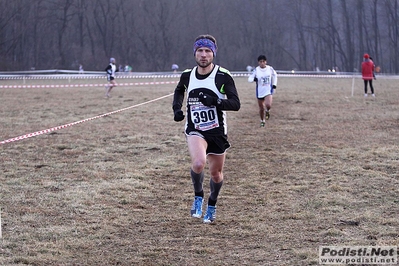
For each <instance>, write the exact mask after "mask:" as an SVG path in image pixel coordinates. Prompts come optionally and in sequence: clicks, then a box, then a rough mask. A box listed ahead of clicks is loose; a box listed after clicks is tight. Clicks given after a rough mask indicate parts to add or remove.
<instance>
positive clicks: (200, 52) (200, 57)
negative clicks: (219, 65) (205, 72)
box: [195, 47, 213, 68]
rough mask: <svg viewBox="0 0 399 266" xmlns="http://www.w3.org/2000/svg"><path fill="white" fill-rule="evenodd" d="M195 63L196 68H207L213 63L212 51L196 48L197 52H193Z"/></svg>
mask: <svg viewBox="0 0 399 266" xmlns="http://www.w3.org/2000/svg"><path fill="white" fill-rule="evenodd" d="M195 61H196V62H197V64H198V66H200V67H202V68H206V67H208V66H209V65H210V64H212V61H213V52H212V50H211V49H209V48H206V47H201V48H198V49H197V51H195Z"/></svg>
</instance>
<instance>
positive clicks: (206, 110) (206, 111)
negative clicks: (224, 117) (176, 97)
mask: <svg viewBox="0 0 399 266" xmlns="http://www.w3.org/2000/svg"><path fill="white" fill-rule="evenodd" d="M191 121H192V122H193V124H194V127H195V129H198V130H202V131H206V130H210V129H212V128H216V127H218V126H219V120H218V117H217V115H216V107H207V106H203V105H192V106H191Z"/></svg>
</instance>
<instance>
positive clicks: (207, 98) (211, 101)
mask: <svg viewBox="0 0 399 266" xmlns="http://www.w3.org/2000/svg"><path fill="white" fill-rule="evenodd" d="M218 100H219V98H217V97H213V96H211V95H208V94H203V93H202V92H201V93H200V95H199V101H200V102H201V103H202V104H203V105H205V106H212V105H214V106H216V105H217V104H218Z"/></svg>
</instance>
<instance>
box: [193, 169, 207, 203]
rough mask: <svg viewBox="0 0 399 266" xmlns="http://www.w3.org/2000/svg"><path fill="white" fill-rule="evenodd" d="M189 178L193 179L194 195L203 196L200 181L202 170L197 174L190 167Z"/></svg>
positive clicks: (202, 180) (202, 175) (202, 176)
mask: <svg viewBox="0 0 399 266" xmlns="http://www.w3.org/2000/svg"><path fill="white" fill-rule="evenodd" d="M190 174H191V180H192V181H193V186H194V193H195V196H199V197H204V190H203V188H202V183H204V172H201V173H199V174H197V173H196V172H194V171H193V169H191V172H190Z"/></svg>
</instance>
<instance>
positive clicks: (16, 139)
mask: <svg viewBox="0 0 399 266" xmlns="http://www.w3.org/2000/svg"><path fill="white" fill-rule="evenodd" d="M173 94H174V93H170V94H168V95H164V96H162V97H159V98H156V99H153V100H150V101H147V102H143V103H139V104H136V105H132V106H129V107H126V108H123V109H120V110H117V111H112V112H109V113H106V114H102V115H98V116H94V117H91V118H87V119H84V120H80V121H77V122H73V123H69V124H65V125H62V126H57V127H52V128H49V129H44V130H40V131H36V132H33V133H29V134H25V135H21V136H19V137H15V138H11V139H7V140H3V141H1V142H0V145H1V144H6V143H10V142H15V141H19V140H23V139H27V138H31V137H34V136H39V135H43V134H45V133H50V132H53V131H56V130H59V129H63V128H67V127H70V126H74V125H77V124H80V123H83V122H87V121H90V120H94V119H97V118H101V117H104V116H108V115H112V114H115V113H119V112H123V111H126V110H129V109H132V108H135V107H139V106H141V105H145V104H148V103H152V102H155V101H158V100H161V99H163V98H166V97H169V96H171V95H173Z"/></svg>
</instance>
